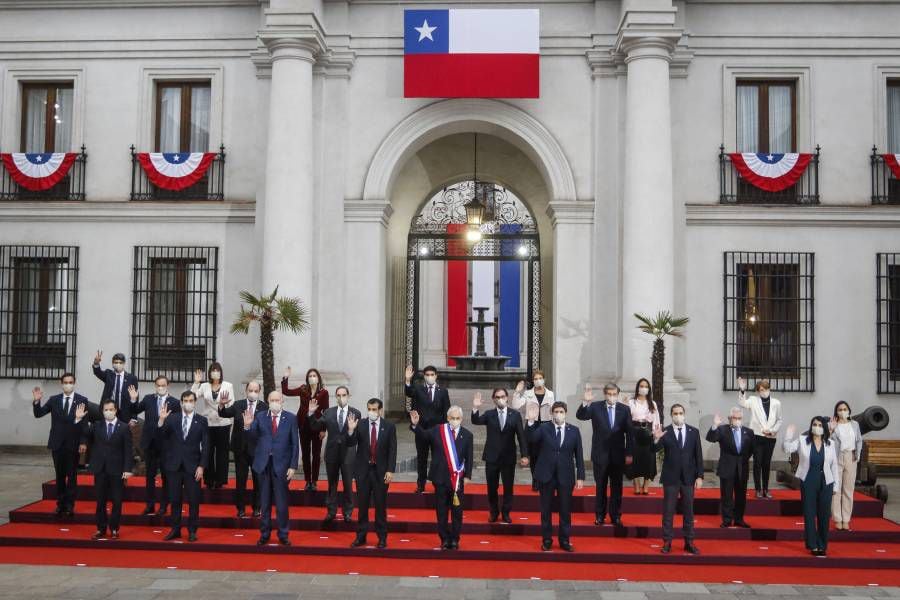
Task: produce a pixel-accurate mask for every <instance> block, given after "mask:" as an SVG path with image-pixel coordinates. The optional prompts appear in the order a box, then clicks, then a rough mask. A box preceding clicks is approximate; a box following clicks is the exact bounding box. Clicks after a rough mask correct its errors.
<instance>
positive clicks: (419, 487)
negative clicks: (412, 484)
mask: <svg viewBox="0 0 900 600" xmlns="http://www.w3.org/2000/svg"><path fill="white" fill-rule="evenodd" d="M416 493H417V494H424V493H425V484H424V483H417V484H416Z"/></svg>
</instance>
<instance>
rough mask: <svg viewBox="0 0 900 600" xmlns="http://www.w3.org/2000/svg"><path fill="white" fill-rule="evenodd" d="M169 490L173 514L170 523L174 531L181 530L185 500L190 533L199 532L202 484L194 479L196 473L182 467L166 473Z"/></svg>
mask: <svg viewBox="0 0 900 600" xmlns="http://www.w3.org/2000/svg"><path fill="white" fill-rule="evenodd" d="M166 478H167V482H166V485H167V487H168V488H169V504H170V505H171V509H172V512H171V513H170V515H171V517H170V519H169V522H170V524H171V527H172V529H176V530H181V510H182V508H183V504H184V499H185V498H187V502H188V522H187V527H188V531H197V523H198V521H199V519H200V482H199V481H197V480H196V479H194V471H188V470H187V469H186V468H185V467H184V466H182V467H181V468H180V469H178V470H177V471H168V472H166Z"/></svg>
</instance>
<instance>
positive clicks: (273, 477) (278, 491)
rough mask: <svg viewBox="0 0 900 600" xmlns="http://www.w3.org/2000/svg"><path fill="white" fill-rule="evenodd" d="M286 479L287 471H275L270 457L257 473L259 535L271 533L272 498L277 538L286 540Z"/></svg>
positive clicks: (287, 526) (287, 517) (287, 522)
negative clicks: (260, 514)
mask: <svg viewBox="0 0 900 600" xmlns="http://www.w3.org/2000/svg"><path fill="white" fill-rule="evenodd" d="M288 483H289V482H288V479H287V472H284V473H276V472H275V466H274V464H273V462H272V457H271V456H270V457H269V462H267V463H266V468H265V469H263V472H262V473H260V474H259V486H260V488H261V489H260V496H259V501H260V510H261V511H262V519H261V521H260V526H259V534H260V536H261V537H264V538H267V537H269V535H270V534H271V533H272V500H273V497H274V500H275V519H276V526H277V527H278V539H281V540H286V539H287V538H288V533H289V531H290V521H289V514H288Z"/></svg>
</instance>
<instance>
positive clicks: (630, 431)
mask: <svg viewBox="0 0 900 600" xmlns="http://www.w3.org/2000/svg"><path fill="white" fill-rule="evenodd" d="M584 389H585V391H584V400H583V401H582V402H581V406H579V407H578V410H577V411H576V412H575V417H576V418H578V420H579V421H590V422H591V427H592V428H593V434H592V437H591V440H592V441H591V463H592V464H593V467H594V482H595V483H596V485H597V500H596V505H595V507H594V524H595V525H602V524H603V522H604V520H605V519H606V511H607V506H608V507H609V517H610V522H611V523H612V524H613V525H615V526H617V527H621V526H622V478H623V476H624V475H625V465H630V464H631V462H632V456H633V453H634V428H633V427H632V424H631V410H630V409H629V408H628V406H627V405H625V404H622V403H620V402H618V399H619V386H617V385H616V384H614V383H607V384H606V385H605V386H603V395H604V397H605V398H606V401H605V402H599V403H597V402H594V391H593V388H591V386H590V385H586V386H585V388H584ZM607 483H609V500H608V501H607V497H606V487H607Z"/></svg>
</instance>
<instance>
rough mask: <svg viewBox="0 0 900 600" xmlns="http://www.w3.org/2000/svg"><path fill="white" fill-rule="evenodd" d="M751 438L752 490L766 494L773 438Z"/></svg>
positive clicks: (773, 444) (770, 467)
mask: <svg viewBox="0 0 900 600" xmlns="http://www.w3.org/2000/svg"><path fill="white" fill-rule="evenodd" d="M753 438H754V439H753V489H755V490H756V491H757V492H759V491H763V492H768V491H769V472H770V471H771V470H772V452H774V451H775V438H770V437H766V436H764V435H756V436H753Z"/></svg>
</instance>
